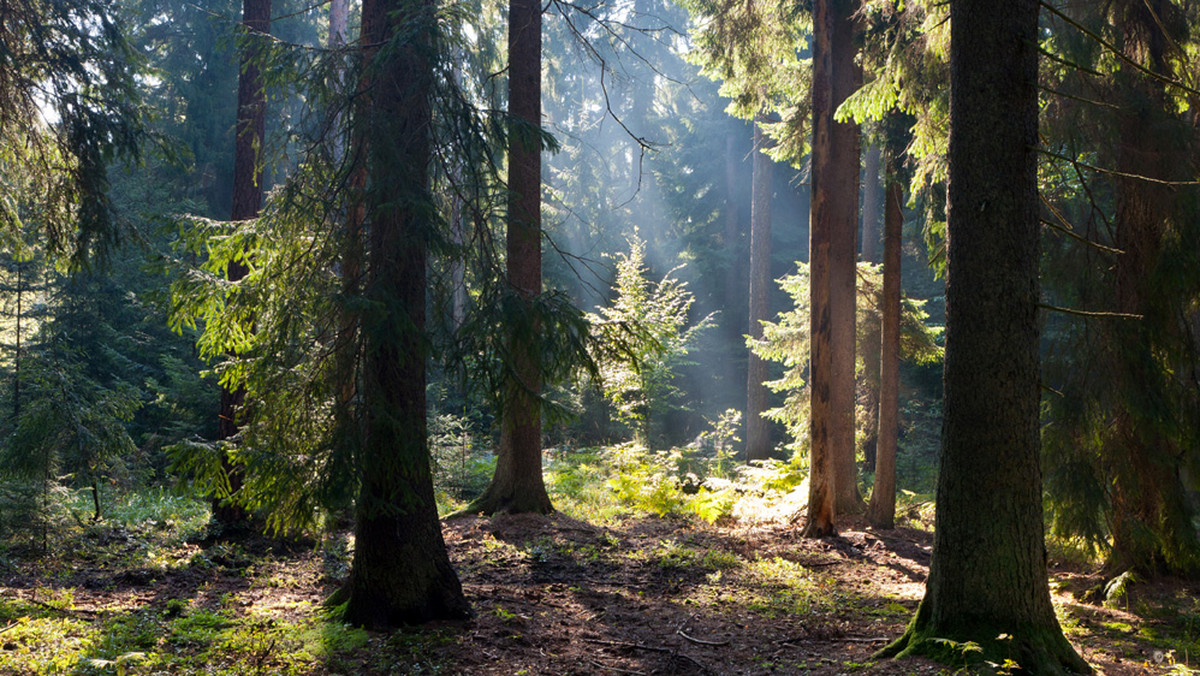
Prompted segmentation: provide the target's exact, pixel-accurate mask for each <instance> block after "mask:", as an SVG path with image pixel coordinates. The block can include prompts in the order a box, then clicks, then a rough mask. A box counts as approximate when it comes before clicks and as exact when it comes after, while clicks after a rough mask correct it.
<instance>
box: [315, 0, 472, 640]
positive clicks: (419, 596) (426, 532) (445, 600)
mask: <svg viewBox="0 0 1200 676" xmlns="http://www.w3.org/2000/svg"><path fill="white" fill-rule="evenodd" d="M435 10H436V7H435V4H434V3H433V2H429V1H427V0H368V1H367V2H366V3H364V5H363V9H362V31H361V34H362V41H363V44H364V45H365V48H364V51H365V54H364V56H365V60H366V67H367V68H368V69H369V70H368V72H367V76H368V81H369V85H368V86H367V87H366V88H365V89H364V91H363V92H362V95H363V100H362V102H361V104H360V107H359V108H358V113H359V116H360V119H359V121H358V124H361V125H363V126H362V129H363V133H362V136H361V138H362V140H363V142H365V143H366V144H367V155H366V157H367V167H368V170H367V171H368V177H367V178H368V183H367V192H366V213H367V219H368V223H369V235H368V238H367V239H368V257H367V265H368V270H367V277H366V283H365V287H364V295H365V297H366V302H367V304H368V307H369V308H370V309H369V310H368V311H366V312H364V313H363V316H362V331H363V336H364V339H363V340H364V354H363V362H364V368H363V375H362V398H363V412H362V415H363V416H364V418H363V424H362V428H363V431H364V435H365V438H364V439H363V440H362V444H361V451H360V457H359V462H358V467H359V472H360V474H359V477H358V479H359V494H358V502H357V505H356V508H355V529H354V530H355V549H354V559H353V561H352V563H351V568H350V575H349V578H348V580H347V582H346V586H345V587H344V589H343V590H342V593H341V594H339V595H338V597H337V598H336V599H335V600H342V599H343V598H344V599H345V603H346V608H345V618H346V620H347V621H349V622H351V623H353V624H357V625H363V626H368V627H385V626H394V625H398V624H408V623H416V622H424V621H428V620H433V619H441V618H464V617H466V616H468V615H469V614H470V609H469V607H468V605H467V602H466V599H465V598H464V596H463V594H462V587H461V585H460V583H459V581H458V577H457V575H456V574H455V573H454V570H453V568H451V566H450V559H449V556H448V555H447V553H446V546H445V542H444V541H443V539H442V531H441V525H440V523H439V521H438V516H437V506H436V504H435V502H434V496H433V475H432V469H431V467H430V458H429V451H428V448H427V435H426V404H425V384H426V377H425V376H426V358H427V355H428V345H427V338H426V335H425V293H426V283H427V279H426V260H427V252H428V249H429V246H430V243H431V241H432V240H433V238H434V235H435V230H434V228H435V223H436V220H435V218H434V216H433V214H434V210H433V206H432V197H431V195H430V191H429V180H430V152H431V142H432V125H433V115H432V106H431V101H430V97H431V92H432V88H433V86H434V77H433V73H434V59H436V58H437V56H436V54H437V52H436V49H437V44H436V40H437V17H436V11H435Z"/></svg>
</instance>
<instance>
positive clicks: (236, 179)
mask: <svg viewBox="0 0 1200 676" xmlns="http://www.w3.org/2000/svg"><path fill="white" fill-rule="evenodd" d="M242 27H243V29H244V35H246V36H251V35H253V34H255V33H258V34H269V33H270V32H271V0H244V1H243V3H242ZM254 44H256V42H254V43H247V44H246V45H245V46H244V49H243V50H242V53H241V57H240V62H241V72H240V73H239V74H238V103H237V124H236V126H235V137H234V149H233V209H232V213H231V216H230V217H231V219H232V220H234V221H244V220H247V219H251V218H257V217H258V213H259V211H261V210H262V201H263V185H262V182H263V168H262V162H261V153H262V148H263V142H264V140H265V138H266V119H267V117H266V113H267V99H266V92H265V91H264V90H263V81H262V73H261V70H260V68H259V59H260V58H261V52H260V50H259V49H256V48H255V47H254ZM249 271H250V270H249V268H248V267H247V266H246V265H245V264H244V263H243V262H241V261H230V263H229V268H228V270H227V271H226V278H227V279H228V280H229V281H231V282H236V281H239V280H241V279H242V278H243V277H245V276H246V274H247V273H248V272H249ZM245 397H246V393H245V391H244V390H242V389H241V388H238V389H236V390H229V389H228V388H222V389H221V411H220V417H219V418H218V422H217V439H218V440H224V439H232V438H233V437H235V436H237V433H238V422H237V419H238V415H239V414H240V409H241V407H242V404H243V403H244V399H245ZM221 468H222V470H223V471H224V472H225V475H226V476H227V477H228V480H229V490H230V494H231V495H232V494H236V493H237V492H238V490H239V489H241V486H242V473H241V470H240V469H238V468H237V467H236V466H234V465H233V464H232V463H231V462H230V460H229V456H228V455H225V454H222V456H221ZM212 512H213V520H214V521H216V522H217V523H218V524H221V525H222V526H224V527H231V526H244V525H246V524H247V521H248V519H249V515H248V514H247V513H246V510H245V509H244V508H243V507H242V506H241V505H238V504H236V503H234V502H232V501H231V500H230V499H223V498H221V497H219V496H217V497H214V498H213V499H212Z"/></svg>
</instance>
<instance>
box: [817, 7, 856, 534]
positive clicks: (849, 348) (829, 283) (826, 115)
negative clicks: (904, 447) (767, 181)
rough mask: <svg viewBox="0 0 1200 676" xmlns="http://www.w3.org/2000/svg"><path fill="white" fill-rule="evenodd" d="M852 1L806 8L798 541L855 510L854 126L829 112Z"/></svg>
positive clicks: (844, 79) (847, 88)
mask: <svg viewBox="0 0 1200 676" xmlns="http://www.w3.org/2000/svg"><path fill="white" fill-rule="evenodd" d="M851 5H852V3H851V1H850V0H816V1H815V2H814V3H813V84H812V111H813V144H812V194H813V197H812V218H811V220H810V228H811V229H810V234H809V237H810V240H809V268H810V271H811V274H812V283H811V286H810V287H809V289H810V293H811V294H812V298H811V301H810V305H809V308H810V312H811V313H812V318H811V320H810V322H809V326H810V327H811V328H812V332H813V335H812V341H811V342H810V347H811V349H812V357H811V360H810V362H809V364H810V368H811V375H810V379H811V383H812V386H811V388H810V392H811V394H812V403H811V405H810V411H811V417H810V421H811V425H812V432H811V437H810V440H811V441H810V443H811V444H812V445H811V450H810V453H811V460H810V462H809V467H810V472H811V474H810V477H809V501H808V520H807V525H806V526H805V528H804V535H805V537H824V536H827V535H832V534H833V533H834V532H835V513H836V512H838V511H855V510H857V509H859V505H860V503H861V498H859V496H858V487H857V481H856V473H855V467H854V370H855V369H854V313H855V309H854V307H855V301H854V293H855V287H856V284H855V279H854V269H855V258H856V256H857V251H856V247H855V239H856V236H855V235H856V232H855V231H856V230H857V229H858V216H857V214H858V127H857V125H855V124H852V123H845V122H842V123H838V122H835V121H834V118H833V116H834V111H836V110H837V107H838V106H839V105H841V103H842V102H843V101H845V100H846V98H847V97H848V96H849V95H850V94H851V93H853V92H854V90H855V89H857V84H858V83H861V79H862V71H861V70H859V69H858V68H857V67H856V66H855V64H854V54H855V48H854V22H853V20H852V19H851V14H852V11H853V10H852V7H851Z"/></svg>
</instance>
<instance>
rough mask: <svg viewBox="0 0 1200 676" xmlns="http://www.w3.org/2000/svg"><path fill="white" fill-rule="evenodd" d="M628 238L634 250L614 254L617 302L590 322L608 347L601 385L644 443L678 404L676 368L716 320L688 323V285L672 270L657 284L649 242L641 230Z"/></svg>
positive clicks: (601, 358) (620, 417)
mask: <svg viewBox="0 0 1200 676" xmlns="http://www.w3.org/2000/svg"><path fill="white" fill-rule="evenodd" d="M628 241H629V252H628V253H620V254H617V255H616V256H615V258H616V270H617V274H616V279H615V280H614V282H613V291H614V294H615V297H614V298H613V300H612V303H611V304H610V305H607V306H605V307H601V308H599V313H598V314H589V315H588V320H589V322H590V323H591V325H592V327H593V329H592V330H593V332H594V335H595V338H596V340H597V342H598V343H600V345H602V346H606V347H608V350H607V352H606V353H602V354H599V355H597V356H596V362H597V364H598V365H599V373H598V376H599V385H600V387H601V389H602V390H603V391H604V395H605V396H606V397H607V398H608V400H609V402H610V403H611V404H612V406H613V408H614V410H615V412H616V416H617V419H618V420H620V421H621V422H622V423H624V424H625V425H627V426H628V427H629V428H630V429H631V430H633V431H634V435H635V436H636V437H637V438H639V439H641V440H642V441H643V442H645V441H648V440H649V439H651V437H652V436H653V435H654V427H653V425H654V424H655V423H656V422H657V421H658V419H659V418H660V417H661V416H663V415H664V414H665V413H666V412H668V411H670V410H671V409H672V408H673V407H676V406H679V404H678V403H677V400H678V399H679V397H680V391H679V390H678V388H677V387H676V386H675V384H674V382H673V381H674V378H675V376H676V371H677V369H678V368H679V367H681V366H683V365H685V364H686V363H687V355H688V350H689V349H690V347H691V345H692V344H693V343H694V341H695V339H696V337H697V336H698V335H699V334H700V332H702V331H705V330H706V329H708V328H709V327H710V326H711V325H712V321H713V318H712V316H711V315H709V316H708V317H705V318H703V319H701V320H700V321H698V322H692V323H690V325H689V318H688V310H689V309H690V308H691V306H692V301H693V297H692V294H691V292H689V291H688V290H687V286H686V285H685V284H683V283H681V282H679V281H678V280H676V279H675V278H674V277H673V276H672V273H667V275H666V276H664V277H663V278H662V279H660V280H659V281H657V282H653V281H651V280H649V279H647V276H646V275H647V269H646V263H645V260H646V244H645V242H644V241H642V240H641V239H640V238H638V236H637V235H636V234H635V235H633V236H632V237H631V238H630V239H629V240H628Z"/></svg>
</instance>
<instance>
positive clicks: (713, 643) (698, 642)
mask: <svg viewBox="0 0 1200 676" xmlns="http://www.w3.org/2000/svg"><path fill="white" fill-rule="evenodd" d="M675 633H676V634H679V635H680V636H682V637H684V638H685V639H687V640H689V641H691V642H692V643H695V644H696V645H711V646H722V645H729V641H705V640H704V639H700V638H693V637H691V636H688V635H687V633H686V632H684V631H683V630H682V629H678V630H676V631H675Z"/></svg>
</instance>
